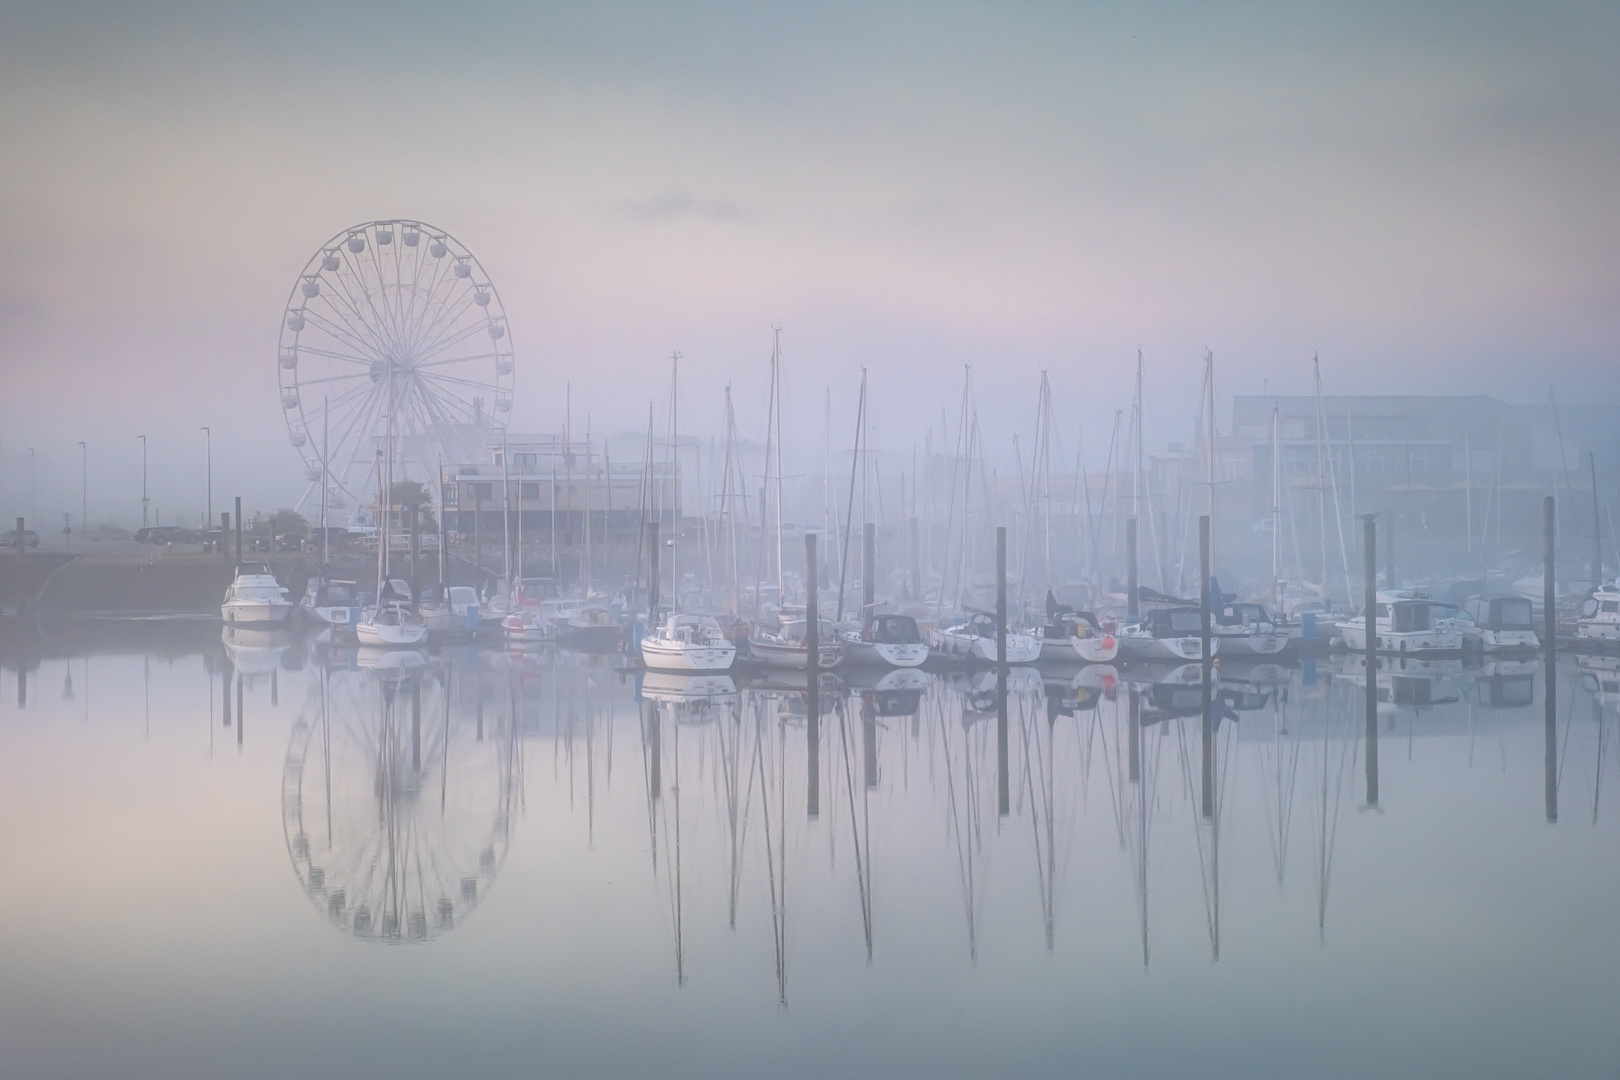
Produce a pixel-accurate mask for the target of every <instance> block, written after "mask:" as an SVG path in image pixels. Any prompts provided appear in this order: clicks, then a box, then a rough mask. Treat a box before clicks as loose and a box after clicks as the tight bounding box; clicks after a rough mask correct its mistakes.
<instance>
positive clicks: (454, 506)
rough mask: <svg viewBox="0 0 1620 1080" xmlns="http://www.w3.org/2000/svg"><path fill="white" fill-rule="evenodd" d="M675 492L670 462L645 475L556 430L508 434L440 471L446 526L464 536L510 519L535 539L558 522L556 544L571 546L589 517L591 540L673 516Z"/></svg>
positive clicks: (495, 529) (639, 466) (635, 465)
mask: <svg viewBox="0 0 1620 1080" xmlns="http://www.w3.org/2000/svg"><path fill="white" fill-rule="evenodd" d="M503 478H504V480H505V483H506V490H505V492H504V493H503V491H502V481H503ZM678 490H679V485H678V484H677V483H676V480H675V473H674V470H673V468H672V467H671V466H669V465H668V464H667V463H658V464H655V465H654V466H653V468H652V470H651V473H650V475H649V472H648V470H647V468H646V467H645V464H644V463H643V462H641V461H630V462H616V461H611V460H609V459H608V458H607V456H606V454H605V453H604V451H603V448H602V446H601V444H600V443H594V444H593V443H588V442H584V441H579V440H574V441H566V440H565V439H564V438H563V436H561V435H508V436H506V438H505V440H504V441H503V442H499V443H493V444H491V445H489V446H487V447H485V454H484V460H482V461H477V462H467V463H462V464H454V465H443V466H441V467H440V469H439V497H440V500H441V503H442V505H443V508H444V516H445V525H446V527H447V528H449V529H450V530H451V531H453V532H456V533H460V534H462V535H463V536H471V535H473V534H474V532H475V531H482V532H483V533H485V534H486V535H494V534H496V533H499V532H500V531H501V529H502V528H503V527H505V526H506V524H507V523H508V522H509V523H510V526H511V528H512V529H514V530H516V529H518V528H521V529H522V530H523V532H524V533H525V534H527V535H528V536H531V537H534V538H536V539H538V538H540V537H541V536H546V537H549V536H550V534H551V531H552V529H553V524H554V523H555V528H556V530H557V532H558V541H559V543H562V544H571V543H577V542H579V541H580V539H581V537H583V536H584V534H585V528H586V519H587V515H589V522H590V532H591V536H592V538H593V539H596V540H617V539H626V538H633V537H635V536H636V534H637V530H638V529H639V528H640V527H641V523H642V522H644V521H648V520H653V519H657V520H659V521H662V522H666V523H667V522H672V521H674V520H675V518H676V517H677V516H678V514H679V512H680V506H679V498H678V494H677V493H678ZM508 514H509V515H510V517H509V518H508V517H507V515H508Z"/></svg>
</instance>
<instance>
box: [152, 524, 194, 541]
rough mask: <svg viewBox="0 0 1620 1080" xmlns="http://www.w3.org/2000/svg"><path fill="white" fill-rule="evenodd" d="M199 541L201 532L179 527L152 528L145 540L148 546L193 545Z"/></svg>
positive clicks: (162, 526)
mask: <svg viewBox="0 0 1620 1080" xmlns="http://www.w3.org/2000/svg"><path fill="white" fill-rule="evenodd" d="M201 540H202V533H201V532H199V531H198V530H196V529H188V528H185V527H184V526H181V525H156V526H153V528H152V531H151V532H150V533H149V534H148V535H147V538H146V542H147V543H149V544H195V543H198V542H200V541H201Z"/></svg>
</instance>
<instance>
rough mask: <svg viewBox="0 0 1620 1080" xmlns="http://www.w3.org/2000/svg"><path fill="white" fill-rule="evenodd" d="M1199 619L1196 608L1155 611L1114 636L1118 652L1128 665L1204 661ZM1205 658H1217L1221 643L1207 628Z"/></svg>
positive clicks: (1201, 619) (1201, 625)
mask: <svg viewBox="0 0 1620 1080" xmlns="http://www.w3.org/2000/svg"><path fill="white" fill-rule="evenodd" d="M1203 628H1204V623H1203V618H1202V617H1201V616H1200V614H1199V612H1198V609H1197V608H1157V609H1155V610H1153V611H1146V612H1143V613H1142V618H1141V621H1140V622H1137V623H1136V624H1135V625H1133V626H1127V627H1125V628H1124V629H1122V630H1121V631H1120V632H1119V633H1118V634H1117V635H1115V636H1116V637H1117V638H1118V639H1119V652H1120V655H1121V656H1122V657H1124V658H1125V659H1126V660H1128V661H1141V660H1168V661H1170V662H1171V663H1176V664H1182V663H1188V662H1199V661H1202V660H1203V659H1204V641H1203ZM1210 634H1211V636H1210V642H1209V654H1210V656H1211V657H1214V656H1218V655H1219V654H1220V651H1221V646H1222V641H1221V639H1220V638H1218V637H1215V636H1214V627H1213V625H1212V626H1211V627H1210Z"/></svg>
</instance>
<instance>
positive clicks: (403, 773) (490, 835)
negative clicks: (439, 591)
mask: <svg viewBox="0 0 1620 1080" xmlns="http://www.w3.org/2000/svg"><path fill="white" fill-rule="evenodd" d="M393 655H394V656H397V655H400V654H393ZM409 655H411V656H419V655H420V654H409ZM454 681H455V680H454V677H453V675H452V673H451V672H450V671H449V670H448V669H442V668H441V669H438V670H424V669H423V668H421V667H418V668H415V669H405V668H396V667H392V666H382V667H379V668H377V669H376V670H371V671H366V670H361V671H357V672H353V671H345V670H324V671H322V672H320V675H319V681H318V682H317V683H316V684H314V685H313V686H312V687H311V698H310V701H309V702H308V704H307V705H306V707H305V709H304V711H303V713H302V714H301V715H300V716H299V717H298V719H297V720H296V721H295V722H294V724H293V730H292V737H291V740H290V743H289V745H288V747H287V758H286V762H285V764H284V766H283V771H282V792H281V795H282V800H281V811H282V827H283V830H284V832H285V834H286V839H287V852H288V855H289V856H290V857H291V859H292V864H293V870H294V872H295V873H296V874H297V875H298V880H299V883H300V884H301V886H302V887H303V891H304V893H305V894H306V895H307V896H308V897H309V899H310V901H311V902H312V903H313V904H314V905H315V907H316V909H317V910H318V911H320V913H321V914H322V915H323V916H325V918H326V919H327V921H329V922H330V923H332V925H334V926H335V927H337V928H338V929H339V930H340V931H342V932H344V933H346V934H350V935H352V936H354V937H355V938H356V939H358V940H361V941H371V942H377V943H380V944H408V943H411V942H422V941H430V940H432V939H434V938H436V937H439V936H441V935H442V934H445V933H447V932H449V931H450V930H453V929H454V928H455V927H456V926H458V925H460V923H461V922H462V920H463V919H465V918H466V916H467V915H468V914H470V913H471V911H472V909H473V908H475V907H476V906H477V905H478V903H479V901H481V900H482V899H483V898H484V896H485V895H486V894H487V892H488V891H489V887H490V885H491V884H492V883H493V882H494V879H495V877H496V875H497V874H498V873H499V872H500V869H501V866H502V864H503V863H504V862H505V861H506V852H507V848H508V845H509V842H510V839H511V829H512V825H513V817H514V815H515V813H516V811H517V806H518V799H519V793H520V790H521V786H522V756H521V746H520V745H519V743H518V741H517V737H516V730H515V729H514V728H513V727H512V725H511V724H509V723H506V722H505V721H504V720H503V719H498V718H495V717H491V718H490V719H489V720H488V721H487V722H486V720H485V718H484V717H483V716H482V715H481V714H480V715H477V716H476V717H475V716H469V715H467V713H468V712H469V711H472V709H469V708H468V707H467V705H466V703H465V702H460V701H458V700H457V695H456V694H455V692H454V691H455V689H457V687H456V686H455V685H454ZM467 689H469V690H475V688H467ZM474 696H475V697H476V693H475V694H474Z"/></svg>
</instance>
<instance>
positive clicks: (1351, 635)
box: [1339, 589, 1462, 653]
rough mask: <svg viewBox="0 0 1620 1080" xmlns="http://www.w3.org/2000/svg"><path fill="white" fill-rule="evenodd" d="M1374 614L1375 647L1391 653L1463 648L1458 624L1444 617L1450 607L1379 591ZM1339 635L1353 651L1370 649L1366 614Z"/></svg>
mask: <svg viewBox="0 0 1620 1080" xmlns="http://www.w3.org/2000/svg"><path fill="white" fill-rule="evenodd" d="M1374 606H1375V610H1374V612H1373V618H1374V626H1373V638H1374V640H1373V648H1374V650H1375V651H1377V652H1390V653H1417V652H1424V653H1447V652H1459V651H1461V649H1462V630H1461V628H1460V626H1459V621H1458V620H1456V619H1452V618H1447V617H1445V611H1446V610H1447V609H1448V608H1449V607H1450V605H1447V604H1443V603H1441V602H1440V601H1438V600H1431V599H1430V598H1428V597H1426V596H1419V595H1418V594H1416V593H1414V592H1411V591H1408V590H1404V589H1403V590H1399V591H1393V592H1384V591H1380V592H1378V594H1377V596H1376V604H1375V605H1374ZM1339 633H1340V634H1341V635H1343V637H1344V643H1345V644H1346V645H1348V646H1349V647H1350V650H1351V651H1352V652H1362V651H1364V650H1365V649H1366V648H1367V614H1366V612H1362V613H1361V614H1360V615H1357V616H1355V617H1354V618H1351V619H1345V620H1344V621H1343V622H1341V623H1340V624H1339Z"/></svg>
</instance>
